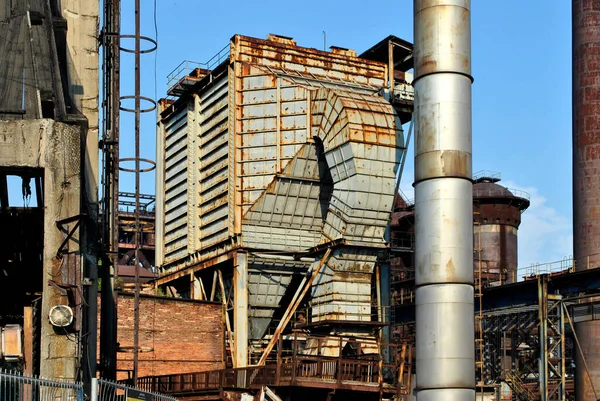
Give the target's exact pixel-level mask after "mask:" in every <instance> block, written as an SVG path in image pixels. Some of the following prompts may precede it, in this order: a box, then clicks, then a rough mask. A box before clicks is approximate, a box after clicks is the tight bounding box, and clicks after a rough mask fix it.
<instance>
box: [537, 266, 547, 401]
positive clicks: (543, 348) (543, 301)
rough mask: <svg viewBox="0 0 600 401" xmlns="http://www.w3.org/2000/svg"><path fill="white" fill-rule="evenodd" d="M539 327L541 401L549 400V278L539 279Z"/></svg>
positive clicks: (543, 276) (541, 277) (542, 277)
mask: <svg viewBox="0 0 600 401" xmlns="http://www.w3.org/2000/svg"><path fill="white" fill-rule="evenodd" d="M538 319H539V321H540V324H539V326H538V339H539V356H538V366H539V368H538V369H539V386H540V401H547V400H548V340H547V338H546V336H547V335H548V276H546V275H542V276H539V277H538Z"/></svg>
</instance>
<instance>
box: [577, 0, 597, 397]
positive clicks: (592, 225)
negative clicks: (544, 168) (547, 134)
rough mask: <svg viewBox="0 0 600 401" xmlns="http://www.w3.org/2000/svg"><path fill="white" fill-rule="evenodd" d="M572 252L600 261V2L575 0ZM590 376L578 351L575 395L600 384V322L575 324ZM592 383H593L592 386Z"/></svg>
mask: <svg viewBox="0 0 600 401" xmlns="http://www.w3.org/2000/svg"><path fill="white" fill-rule="evenodd" d="M572 5H573V252H574V258H575V268H576V269H577V270H582V269H587V268H595V267H598V266H600V174H598V171H599V169H600V108H598V100H600V3H599V2H597V1H593V0H573V2H572ZM575 330H576V332H577V335H578V336H579V340H580V342H581V348H582V351H583V353H584V355H585V359H586V361H587V364H588V367H589V370H590V372H589V374H590V379H591V380H590V379H588V377H587V373H586V370H585V368H584V365H583V362H582V360H581V357H580V355H579V353H576V356H575V358H576V360H575V365H576V367H577V368H576V372H575V380H576V385H575V396H576V399H577V400H578V401H583V400H591V399H595V394H594V391H593V388H595V389H596V390H597V389H599V388H600V342H599V341H598V339H599V338H600V322H597V321H595V322H585V323H578V324H577V325H576V328H575ZM592 384H593V387H592Z"/></svg>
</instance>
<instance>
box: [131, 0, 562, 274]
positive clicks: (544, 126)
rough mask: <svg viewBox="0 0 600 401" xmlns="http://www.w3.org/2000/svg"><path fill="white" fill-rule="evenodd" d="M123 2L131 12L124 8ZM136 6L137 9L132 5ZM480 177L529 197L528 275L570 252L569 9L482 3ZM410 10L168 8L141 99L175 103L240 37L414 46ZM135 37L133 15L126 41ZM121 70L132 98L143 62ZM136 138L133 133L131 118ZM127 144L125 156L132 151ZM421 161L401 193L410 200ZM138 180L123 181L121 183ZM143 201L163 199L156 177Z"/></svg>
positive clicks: (477, 113)
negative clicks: (498, 178) (174, 83)
mask: <svg viewBox="0 0 600 401" xmlns="http://www.w3.org/2000/svg"><path fill="white" fill-rule="evenodd" d="M125 3H130V2H124V7H125V6H126V5H125ZM131 3H133V2H131ZM472 3H473V4H472V65H473V76H474V79H475V82H474V84H473V171H478V170H493V171H498V172H501V173H502V178H503V183H504V185H506V186H509V187H513V188H518V189H522V190H525V191H527V192H529V193H530V194H531V197H532V206H531V208H530V209H529V210H528V211H527V212H525V214H524V215H523V222H522V225H521V229H520V241H519V246H520V247H519V252H520V255H519V262H520V263H519V264H520V266H521V267H524V266H527V265H530V264H531V263H533V262H550V261H554V260H560V259H562V258H563V257H565V256H568V255H570V254H571V249H572V243H571V241H572V229H571V226H572V200H571V6H570V2H569V1H565V0H527V1H523V0H502V1H489V0H488V1H485V0H484V1H473V2H472ZM412 19H413V16H412V1H407V0H404V1H380V2H368V3H367V2H364V1H350V0H346V1H337V0H336V1H332V0H329V1H319V2H317V1H314V0H306V1H303V2H295V3H281V2H280V1H237V0H236V1H231V0H230V1H227V2H209V3H204V2H199V1H193V0H158V2H157V22H158V34H159V36H158V41H159V51H158V53H157V58H156V70H155V59H154V55H148V56H143V59H142V61H143V63H142V78H143V79H142V83H143V86H142V88H143V90H142V92H143V93H142V95H145V96H149V97H154V93H155V77H156V83H157V89H156V90H157V94H158V97H162V96H164V95H165V91H166V76H167V74H168V73H169V72H170V71H171V70H173V69H174V68H175V67H176V66H177V65H178V64H179V63H180V62H181V61H183V60H185V59H188V60H193V61H199V62H205V61H207V60H208V59H210V58H211V57H212V56H213V55H214V54H215V53H217V52H218V51H219V50H220V49H221V48H223V46H225V45H226V44H227V43H228V41H229V39H230V38H231V37H232V36H233V35H234V34H236V33H240V34H243V35H248V36H255V37H259V38H264V37H266V35H267V34H268V33H276V34H280V35H285V36H291V37H293V38H294V39H295V40H296V41H297V43H298V45H300V46H306V47H315V48H319V49H322V48H323V31H326V34H327V46H331V45H336V46H342V47H348V48H352V49H355V50H356V51H357V52H359V53H360V52H362V51H363V50H365V49H367V48H369V47H370V46H371V45H373V44H375V43H377V42H378V41H379V40H381V39H382V38H384V37H385V36H387V35H389V34H394V35H396V36H399V37H402V38H404V39H406V40H409V41H412V37H413V23H412ZM130 32H133V14H132V12H131V10H124V12H123V33H130ZM142 34H143V35H146V36H151V37H154V23H153V2H152V1H151V0H146V1H144V2H143V10H142ZM122 62H123V63H124V64H123V66H122V77H123V83H122V90H123V94H124V95H125V94H127V93H126V92H127V91H132V89H133V83H132V80H131V77H132V74H133V59H132V58H128V56H126V55H125V56H124V57H123V60H122ZM128 124H129V126H130V127H131V128H129V130H130V131H129V132H130V137H131V138H132V137H133V136H132V131H133V123H132V120H131V119H130V118H128V117H127V116H123V128H122V133H123V135H126V134H127V130H128V128H127V126H128ZM142 127H143V136H144V137H145V138H146V139H144V140H143V147H142V153H143V156H146V157H150V158H153V159H154V158H155V157H154V152H155V148H154V116H153V115H152V114H148V115H146V116H144V118H143V125H142ZM131 143H132V142H129V144H128V143H127V142H126V144H125V145H124V146H122V153H124V154H126V153H127V151H128V149H129V150H130V151H132V145H130V144H131ZM412 157H413V153H412V150H411V152H410V153H409V156H408V159H407V165H406V167H405V173H404V176H403V177H402V189H403V190H404V191H405V192H408V193H410V192H411V184H412V178H413V165H412V164H413V163H412V160H413V159H412ZM127 181H128V178H126V177H125V176H124V177H123V182H127ZM142 190H143V191H144V192H153V191H154V184H153V175H147V177H145V178H144V180H143V185H142Z"/></svg>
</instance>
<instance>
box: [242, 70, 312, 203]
mask: <svg viewBox="0 0 600 401" xmlns="http://www.w3.org/2000/svg"><path fill="white" fill-rule="evenodd" d="M241 70H242V71H243V73H244V74H245V75H244V76H242V77H240V78H239V79H240V80H241V88H240V93H239V94H238V96H237V98H238V99H240V100H241V104H240V105H239V110H240V117H239V119H240V121H239V123H238V124H239V125H238V126H239V135H240V144H241V146H240V147H241V159H240V160H239V161H238V162H239V163H241V177H240V178H241V191H242V195H241V198H242V199H241V202H242V208H241V210H242V214H246V212H247V211H248V209H249V208H250V206H252V205H253V204H254V202H256V200H257V199H258V197H259V196H260V195H261V193H262V192H263V191H264V190H265V188H267V186H268V185H269V184H270V183H271V182H272V181H273V178H274V176H275V174H276V173H278V172H280V171H282V170H283V169H284V167H285V166H286V165H287V164H288V163H289V161H290V160H291V159H292V158H293V157H294V155H295V154H296V153H297V152H298V151H299V150H300V148H301V147H302V146H303V145H304V144H305V143H306V141H307V135H306V132H307V119H308V117H307V109H308V103H307V93H308V90H307V89H306V88H303V87H300V86H298V85H296V84H293V83H290V82H289V81H284V80H282V79H281V78H279V77H277V76H276V75H275V74H272V73H268V72H266V70H265V69H261V68H259V67H256V66H250V65H244V67H243V68H242V69H241Z"/></svg>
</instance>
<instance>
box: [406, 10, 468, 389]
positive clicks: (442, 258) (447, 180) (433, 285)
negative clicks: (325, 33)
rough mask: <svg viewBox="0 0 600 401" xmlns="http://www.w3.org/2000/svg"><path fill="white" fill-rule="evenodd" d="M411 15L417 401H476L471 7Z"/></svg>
mask: <svg viewBox="0 0 600 401" xmlns="http://www.w3.org/2000/svg"><path fill="white" fill-rule="evenodd" d="M414 12H415V20H414V22H415V35H414V36H415V38H414V40H415V63H414V66H415V81H414V87H415V128H416V138H415V198H416V202H415V230H416V232H415V237H416V249H415V267H416V285H417V289H416V320H417V322H416V323H417V332H416V333H417V338H416V358H417V361H416V362H417V372H416V373H417V391H418V392H417V400H419V401H430V400H436V401H438V400H444V401H454V400H456V401H459V400H460V401H464V400H474V399H475V355H474V354H475V353H474V313H473V199H472V196H473V195H472V181H471V178H472V173H471V147H472V146H471V83H472V77H471V15H470V0H414Z"/></svg>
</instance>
